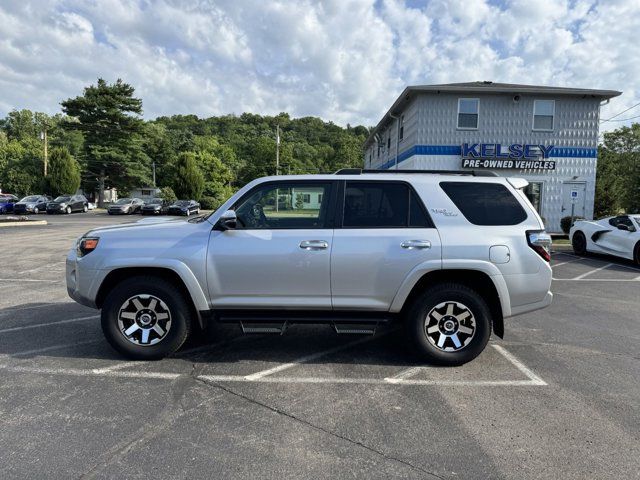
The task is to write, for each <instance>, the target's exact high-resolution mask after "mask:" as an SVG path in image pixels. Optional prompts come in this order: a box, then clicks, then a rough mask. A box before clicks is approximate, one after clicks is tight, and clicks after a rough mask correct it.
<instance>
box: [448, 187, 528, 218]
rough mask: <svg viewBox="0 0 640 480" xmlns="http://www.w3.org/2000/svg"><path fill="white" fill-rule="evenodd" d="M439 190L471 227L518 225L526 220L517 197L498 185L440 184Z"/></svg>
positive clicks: (525, 213)
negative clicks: (442, 191)
mask: <svg viewBox="0 0 640 480" xmlns="http://www.w3.org/2000/svg"><path fill="white" fill-rule="evenodd" d="M440 187H441V188H442V190H444V192H445V193H446V194H447V196H448V197H449V198H450V199H451V201H452V202H453V203H454V204H455V206H456V207H458V209H459V210H460V212H462V215H464V216H465V218H466V219H467V220H469V221H470V222H471V223H473V224H474V225H517V224H519V223H521V222H523V221H524V220H526V218H527V212H525V210H524V209H523V208H522V205H520V203H519V202H518V200H517V199H516V197H514V196H513V194H512V193H511V192H510V191H509V189H508V188H507V187H505V186H504V185H502V184H500V183H473V182H441V183H440Z"/></svg>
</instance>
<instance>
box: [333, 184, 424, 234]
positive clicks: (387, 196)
mask: <svg viewBox="0 0 640 480" xmlns="http://www.w3.org/2000/svg"><path fill="white" fill-rule="evenodd" d="M342 226H343V228H403V227H415V228H429V227H430V226H431V221H430V219H429V217H428V216H427V214H426V213H425V211H424V208H423V207H422V204H421V202H420V200H419V199H418V198H417V195H416V194H415V192H414V191H413V190H412V189H411V188H409V186H408V185H407V184H405V183H400V182H347V184H346V188H345V196H344V217H343V221H342Z"/></svg>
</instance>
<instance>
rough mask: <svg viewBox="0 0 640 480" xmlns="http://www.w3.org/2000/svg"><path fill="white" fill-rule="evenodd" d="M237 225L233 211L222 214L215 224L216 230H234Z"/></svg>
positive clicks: (236, 218)
mask: <svg viewBox="0 0 640 480" xmlns="http://www.w3.org/2000/svg"><path fill="white" fill-rule="evenodd" d="M237 224H238V217H237V216H236V212H235V211H234V210H227V211H226V212H224V213H223V214H222V216H221V217H220V220H218V223H217V224H216V228H217V229H218V230H222V231H225V230H234V229H235V228H236V226H237Z"/></svg>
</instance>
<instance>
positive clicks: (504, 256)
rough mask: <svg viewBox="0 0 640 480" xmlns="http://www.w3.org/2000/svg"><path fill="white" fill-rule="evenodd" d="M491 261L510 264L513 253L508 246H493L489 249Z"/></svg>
mask: <svg viewBox="0 0 640 480" xmlns="http://www.w3.org/2000/svg"><path fill="white" fill-rule="evenodd" d="M489 260H491V262H492V263H509V260H511V252H510V251H509V247H507V246H506V245H493V246H492V247H491V248H490V249H489Z"/></svg>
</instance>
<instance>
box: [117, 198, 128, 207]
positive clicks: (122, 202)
mask: <svg viewBox="0 0 640 480" xmlns="http://www.w3.org/2000/svg"><path fill="white" fill-rule="evenodd" d="M126 203H131V199H130V198H121V199H120V200H118V201H117V202H116V205H124V204H126Z"/></svg>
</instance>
